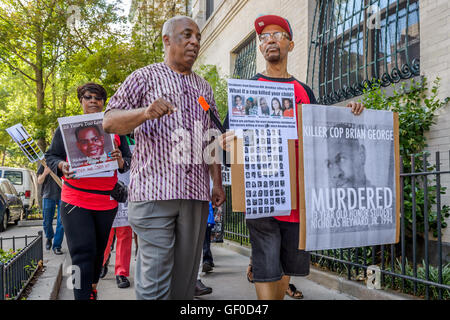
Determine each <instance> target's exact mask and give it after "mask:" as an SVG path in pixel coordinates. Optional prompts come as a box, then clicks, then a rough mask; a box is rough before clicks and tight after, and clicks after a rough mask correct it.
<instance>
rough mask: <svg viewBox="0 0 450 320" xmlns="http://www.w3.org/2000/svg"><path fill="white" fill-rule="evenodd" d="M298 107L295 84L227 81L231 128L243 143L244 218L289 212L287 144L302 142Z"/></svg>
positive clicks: (236, 182)
mask: <svg viewBox="0 0 450 320" xmlns="http://www.w3.org/2000/svg"><path fill="white" fill-rule="evenodd" d="M294 103H295V92H294V85H293V84H287V83H273V82H264V81H251V80H236V79H230V80H228V109H229V110H228V111H229V112H228V114H229V122H230V129H234V130H236V135H237V137H238V139H242V155H243V159H242V161H243V162H242V163H243V172H242V173H243V175H244V188H242V189H243V190H242V192H243V193H244V196H245V200H244V206H245V208H243V210H245V212H246V219H257V218H263V217H272V216H286V215H289V214H290V213H291V210H292V208H293V207H292V198H291V188H292V183H291V181H290V179H291V176H290V174H291V172H290V156H289V148H288V139H291V140H295V139H297V137H298V134H297V125H296V113H295V109H296V108H295V104H294ZM238 153H240V152H238ZM233 167H234V166H232V170H233ZM233 183H234V186H233V188H234V189H236V188H239V189H241V186H240V185H239V182H238V181H235V182H233ZM294 186H295V184H294ZM240 197H241V198H242V195H240ZM233 203H234V201H233Z"/></svg>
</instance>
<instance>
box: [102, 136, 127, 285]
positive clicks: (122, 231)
mask: <svg viewBox="0 0 450 320" xmlns="http://www.w3.org/2000/svg"><path fill="white" fill-rule="evenodd" d="M126 138H127V143H128V146H129V148H130V150H131V151H133V150H132V148H133V147H134V140H133V139H132V138H130V137H128V136H127V137H126ZM119 180H121V181H122V182H123V183H125V184H126V185H128V182H129V171H127V172H125V173H124V174H120V175H119ZM127 207H128V203H127V202H126V203H119V212H123V213H125V212H126V211H127V210H128V209H127ZM124 218H126V217H121V219H120V220H119V221H121V220H122V219H124ZM122 224H123V223H122ZM113 225H114V224H113ZM114 242H115V244H116V259H115V263H114V275H115V276H116V283H117V287H118V288H121V289H123V288H128V287H129V286H130V281H129V280H128V277H129V276H130V260H131V246H132V244H133V230H132V229H131V227H130V225H121V226H118V227H113V228H111V232H110V234H109V239H108V244H107V245H106V250H105V253H104V258H103V267H102V272H101V274H100V278H104V277H105V276H106V274H107V273H108V264H109V259H110V257H111V251H112V249H113V247H114Z"/></svg>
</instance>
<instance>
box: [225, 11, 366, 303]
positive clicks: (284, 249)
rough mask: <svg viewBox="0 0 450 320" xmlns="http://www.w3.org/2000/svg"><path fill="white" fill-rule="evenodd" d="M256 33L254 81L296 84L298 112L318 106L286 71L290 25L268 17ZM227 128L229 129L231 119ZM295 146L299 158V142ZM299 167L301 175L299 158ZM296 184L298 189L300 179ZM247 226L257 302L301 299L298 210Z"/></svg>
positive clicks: (304, 264) (304, 256)
mask: <svg viewBox="0 0 450 320" xmlns="http://www.w3.org/2000/svg"><path fill="white" fill-rule="evenodd" d="M255 30H256V33H257V34H258V37H259V40H260V45H259V49H260V51H261V53H262V55H263V56H264V59H265V60H266V69H265V70H264V71H263V72H262V73H258V74H257V75H255V76H254V77H253V78H252V79H251V80H257V81H270V82H282V83H293V84H294V90H295V101H296V106H295V108H296V110H295V112H297V105H298V104H317V101H316V99H315V97H314V93H313V91H312V90H311V89H310V88H309V87H308V86H307V85H305V84H303V83H301V82H300V81H298V80H297V79H296V78H295V77H293V76H292V75H291V74H289V72H288V70H287V62H288V54H289V52H291V51H292V50H293V49H294V42H293V41H292V39H293V37H292V35H293V32H292V28H291V26H290V24H289V22H288V21H287V20H286V19H284V18H282V17H279V16H275V15H265V16H261V17H259V18H257V19H256V20H255ZM347 107H350V108H351V111H352V112H353V113H354V114H355V115H359V114H360V113H361V112H362V111H363V109H364V106H363V105H362V104H361V103H357V102H350V103H349V104H348V105H347ZM297 121H298V119H297ZM297 125H298V123H297ZM224 127H225V128H228V127H229V126H228V117H227V119H226V120H225V123H224ZM222 139H223V140H222V144H223V148H224V149H225V150H227V151H229V148H230V146H231V145H232V144H231V142H232V140H233V139H234V133H233V132H227V133H226V134H224V135H223V136H222ZM295 147H296V155H297V154H298V140H296V142H295ZM296 166H297V170H296V172H298V158H297V159H296ZM296 181H297V190H298V177H297V179H296ZM298 207H299V206H298V205H297V208H298ZM246 223H247V226H248V229H249V232H250V242H251V244H252V262H251V268H252V269H251V270H250V272H251V273H252V275H253V280H252V282H254V283H255V287H256V293H257V296H258V299H260V300H269V299H270V300H273V299H279V300H281V299H283V298H284V295H285V293H286V291H287V290H290V291H291V292H290V295H291V296H292V297H294V298H301V297H302V293H301V292H299V291H297V292H296V289H295V287H294V286H293V285H290V284H289V280H290V277H291V276H306V275H308V274H309V263H310V256H309V253H308V252H305V251H302V250H298V243H299V223H300V218H299V211H298V210H292V211H291V214H290V215H289V216H280V217H267V218H259V219H248V220H247V221H246ZM267 262H271V263H267ZM249 279H250V277H249ZM288 292H289V291H288Z"/></svg>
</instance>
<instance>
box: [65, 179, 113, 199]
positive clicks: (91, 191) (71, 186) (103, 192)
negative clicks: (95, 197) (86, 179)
mask: <svg viewBox="0 0 450 320" xmlns="http://www.w3.org/2000/svg"><path fill="white" fill-rule="evenodd" d="M64 184H65V185H66V186H68V187H69V188H72V189H75V190H78V191H83V192H87V193H94V194H101V195H105V196H109V195H111V191H102V190H89V189H82V188H78V187H75V186H73V185H71V184H70V183H68V182H67V181H66V180H64Z"/></svg>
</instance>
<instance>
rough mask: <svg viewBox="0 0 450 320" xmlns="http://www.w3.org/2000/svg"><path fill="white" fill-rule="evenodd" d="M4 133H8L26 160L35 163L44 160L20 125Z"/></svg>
mask: <svg viewBox="0 0 450 320" xmlns="http://www.w3.org/2000/svg"><path fill="white" fill-rule="evenodd" d="M6 132H8V134H9V135H10V136H11V138H12V139H13V140H14V142H15V143H16V144H17V145H18V146H19V147H20V149H21V150H22V152H23V153H24V154H25V156H26V157H27V158H28V160H30V161H31V162H36V161H38V160H42V159H44V153H43V152H42V151H41V149H40V148H39V146H38V145H37V143H36V142H35V141H34V140H33V138H32V137H31V136H30V135H29V134H28V132H27V130H26V129H25V128H24V126H23V125H22V124H21V123H19V124H16V125H14V126H12V127H10V128H7V129H6Z"/></svg>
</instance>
